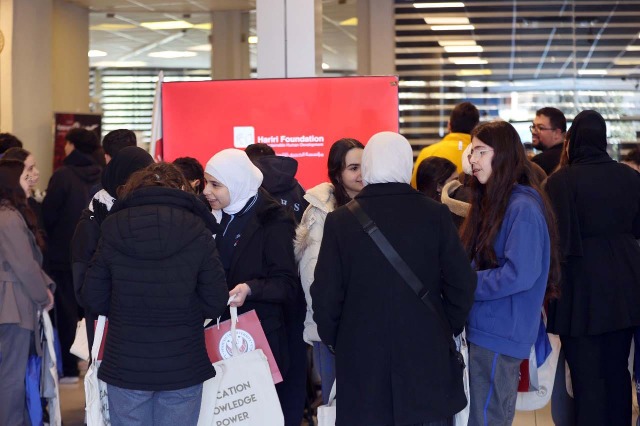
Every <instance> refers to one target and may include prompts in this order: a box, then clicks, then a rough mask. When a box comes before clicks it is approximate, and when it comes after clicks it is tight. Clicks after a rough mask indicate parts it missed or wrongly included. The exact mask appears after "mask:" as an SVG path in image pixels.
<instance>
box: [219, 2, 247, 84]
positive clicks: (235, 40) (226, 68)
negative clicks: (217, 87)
mask: <svg viewBox="0 0 640 426" xmlns="http://www.w3.org/2000/svg"><path fill="white" fill-rule="evenodd" d="M211 22H212V24H213V28H212V32H211V37H212V40H211V76H212V78H213V79H214V80H229V79H239V78H249V77H250V74H251V67H250V65H249V42H248V37H249V13H248V12H247V11H243V10H229V11H220V12H213V13H212V14H211Z"/></svg>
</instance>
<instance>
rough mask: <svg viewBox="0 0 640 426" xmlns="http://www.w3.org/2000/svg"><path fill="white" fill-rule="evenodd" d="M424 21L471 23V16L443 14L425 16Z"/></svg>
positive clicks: (448, 23) (435, 23)
mask: <svg viewBox="0 0 640 426" xmlns="http://www.w3.org/2000/svg"><path fill="white" fill-rule="evenodd" d="M424 22H426V23H427V24H428V25H466V24H468V23H469V18H466V17H464V16H443V17H433V18H424Z"/></svg>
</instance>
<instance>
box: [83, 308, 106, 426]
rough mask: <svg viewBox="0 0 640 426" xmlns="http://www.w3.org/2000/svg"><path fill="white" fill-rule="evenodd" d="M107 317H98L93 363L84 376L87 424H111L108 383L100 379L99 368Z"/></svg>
mask: <svg viewBox="0 0 640 426" xmlns="http://www.w3.org/2000/svg"><path fill="white" fill-rule="evenodd" d="M105 323H106V317H105V316H103V315H100V316H99V317H98V325H97V326H96V334H95V338H94V339H93V346H92V347H91V365H90V366H89V368H88V369H87V374H86V375H85V376H84V394H85V399H86V408H85V410H86V411H87V426H109V425H110V424H111V422H110V421H109V400H108V399H107V384H106V383H105V382H103V381H102V380H99V379H98V369H99V368H100V363H101V362H102V361H98V353H99V352H100V344H101V343H102V336H103V334H104V325H105Z"/></svg>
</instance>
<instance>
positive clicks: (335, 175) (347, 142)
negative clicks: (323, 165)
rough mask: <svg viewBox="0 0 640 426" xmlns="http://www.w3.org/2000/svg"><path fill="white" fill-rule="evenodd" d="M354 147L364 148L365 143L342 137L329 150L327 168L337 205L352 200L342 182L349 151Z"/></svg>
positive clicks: (342, 204)
mask: <svg viewBox="0 0 640 426" xmlns="http://www.w3.org/2000/svg"><path fill="white" fill-rule="evenodd" d="M354 148H359V149H364V145H362V143H360V141H358V140H356V139H350V138H342V139H339V140H337V141H336V142H334V144H333V145H331V149H330V150H329V159H328V160H327V170H328V174H329V180H330V181H331V183H332V184H333V188H334V190H333V193H334V195H335V197H336V207H340V206H344V205H345V204H347V203H348V202H349V201H351V197H349V194H347V191H346V189H344V185H343V184H342V171H343V170H344V169H345V167H346V166H347V165H346V163H345V161H346V160H345V159H346V157H347V153H348V152H349V151H351V150H352V149H354Z"/></svg>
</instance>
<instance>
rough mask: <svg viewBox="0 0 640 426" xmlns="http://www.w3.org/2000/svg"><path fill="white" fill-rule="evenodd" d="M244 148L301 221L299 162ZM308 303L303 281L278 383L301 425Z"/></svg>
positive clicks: (286, 407)
mask: <svg viewBox="0 0 640 426" xmlns="http://www.w3.org/2000/svg"><path fill="white" fill-rule="evenodd" d="M261 146H264V147H262V148H261ZM245 152H248V153H247V156H249V158H250V159H251V161H253V164H255V165H256V167H258V168H259V169H260V171H261V172H262V175H263V176H264V179H263V181H262V187H263V188H264V189H266V190H267V192H268V193H269V194H270V195H271V196H272V197H273V198H275V199H276V201H278V202H280V204H282V205H283V206H285V207H286V208H287V210H288V211H289V212H291V213H292V214H293V216H294V217H295V219H296V223H300V220H302V214H303V213H304V211H305V210H306V208H307V206H308V205H309V202H308V201H307V200H305V199H304V193H305V191H304V189H303V188H302V186H300V184H299V183H298V181H297V180H296V178H295V176H296V173H297V171H298V162H297V161H296V160H295V159H294V158H291V157H284V156H278V155H275V152H274V151H273V149H272V148H271V147H270V146H269V145H266V144H253V145H250V146H248V147H247V149H246V151H245ZM306 306H307V305H306V302H305V300H304V294H303V292H302V285H301V284H300V285H298V286H297V287H296V293H295V295H294V298H293V300H292V301H291V303H288V304H286V305H285V310H284V313H285V327H286V329H287V344H288V346H289V362H290V364H289V372H288V375H287V380H285V382H284V383H282V385H281V386H280V387H278V396H279V398H280V403H281V405H282V411H283V413H284V416H285V424H286V425H287V426H288V425H296V426H297V425H299V424H300V423H301V422H302V416H303V413H304V405H305V399H306V398H305V395H306V393H305V391H306V385H307V344H306V343H305V342H304V340H302V334H303V331H304V317H305V315H306V312H307V308H306Z"/></svg>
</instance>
